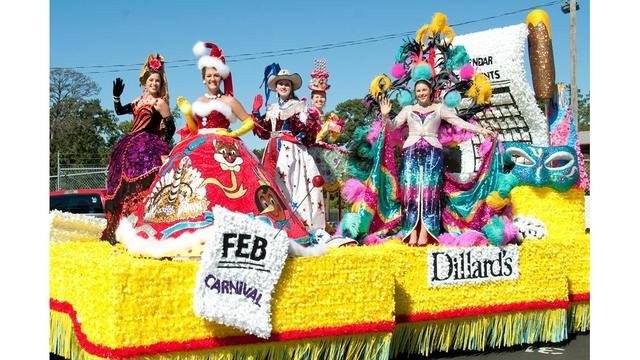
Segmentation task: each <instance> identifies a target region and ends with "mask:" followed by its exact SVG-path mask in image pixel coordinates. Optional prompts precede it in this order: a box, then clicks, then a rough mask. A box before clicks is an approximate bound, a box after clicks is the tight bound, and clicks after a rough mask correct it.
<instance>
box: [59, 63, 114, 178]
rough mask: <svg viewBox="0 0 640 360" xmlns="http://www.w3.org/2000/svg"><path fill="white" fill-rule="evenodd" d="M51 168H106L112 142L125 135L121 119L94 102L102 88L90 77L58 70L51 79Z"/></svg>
mask: <svg viewBox="0 0 640 360" xmlns="http://www.w3.org/2000/svg"><path fill="white" fill-rule="evenodd" d="M49 91H50V93H49V139H50V142H49V151H50V157H49V164H50V166H51V169H52V171H55V170H56V164H57V154H58V153H61V154H62V155H63V156H61V159H60V161H61V165H63V166H74V167H75V166H105V165H106V163H107V161H108V157H109V154H110V150H111V147H110V145H111V142H112V141H114V140H113V139H114V138H116V137H118V135H120V134H121V132H120V128H119V126H118V124H117V118H116V117H115V115H114V114H113V112H111V111H110V110H105V109H102V107H101V106H100V102H99V101H98V100H97V99H95V98H92V97H94V96H96V95H97V94H98V92H99V91H100V88H99V87H98V85H96V83H95V82H93V81H92V80H91V79H90V78H89V77H87V76H86V75H84V74H82V73H80V72H77V71H75V70H70V69H54V70H51V71H50V79H49Z"/></svg>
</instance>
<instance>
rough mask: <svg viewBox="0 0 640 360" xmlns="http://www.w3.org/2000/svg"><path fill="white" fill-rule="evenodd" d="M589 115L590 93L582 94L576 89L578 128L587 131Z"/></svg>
mask: <svg viewBox="0 0 640 360" xmlns="http://www.w3.org/2000/svg"><path fill="white" fill-rule="evenodd" d="M590 117H591V93H590V92H588V93H587V95H583V94H581V93H580V90H578V130H580V131H588V130H589V128H590V120H591V119H590Z"/></svg>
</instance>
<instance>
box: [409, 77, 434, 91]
mask: <svg viewBox="0 0 640 360" xmlns="http://www.w3.org/2000/svg"><path fill="white" fill-rule="evenodd" d="M418 84H425V85H427V86H428V87H429V89H430V90H433V84H431V82H430V81H429V80H424V79H422V80H418V81H416V83H415V84H414V85H413V90H415V89H416V86H418Z"/></svg>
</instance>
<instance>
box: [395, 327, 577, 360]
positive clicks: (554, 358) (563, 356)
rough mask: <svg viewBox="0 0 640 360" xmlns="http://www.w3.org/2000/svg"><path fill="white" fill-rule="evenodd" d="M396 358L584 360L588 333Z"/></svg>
mask: <svg viewBox="0 0 640 360" xmlns="http://www.w3.org/2000/svg"><path fill="white" fill-rule="evenodd" d="M396 359H398V360H400V359H416V360H421V359H451V360H533V359H542V360H544V359H548V360H585V359H589V333H588V332H587V333H580V334H571V335H570V336H569V339H567V340H565V341H563V342H561V343H538V344H532V345H521V346H515V347H511V348H506V349H490V350H488V351H484V352H481V351H456V352H448V353H434V354H430V355H429V356H428V357H425V356H416V355H413V356H406V355H401V356H398V357H397V358H396Z"/></svg>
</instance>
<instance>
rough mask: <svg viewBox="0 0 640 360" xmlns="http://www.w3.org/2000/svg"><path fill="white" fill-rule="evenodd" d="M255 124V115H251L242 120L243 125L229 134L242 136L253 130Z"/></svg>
mask: <svg viewBox="0 0 640 360" xmlns="http://www.w3.org/2000/svg"><path fill="white" fill-rule="evenodd" d="M254 125H255V124H254V123H253V117H252V116H251V115H249V116H247V118H246V119H244V120H242V126H240V127H239V128H237V129H236V130H233V131H232V132H230V133H229V136H233V137H240V136H242V135H244V134H246V133H248V132H249V131H251V130H253V127H254Z"/></svg>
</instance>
